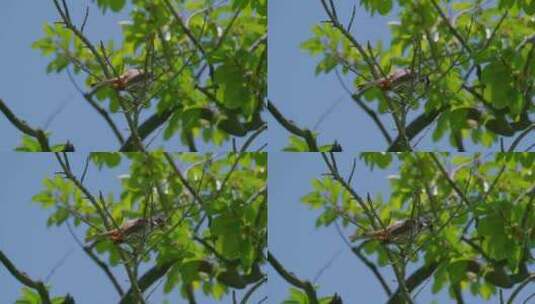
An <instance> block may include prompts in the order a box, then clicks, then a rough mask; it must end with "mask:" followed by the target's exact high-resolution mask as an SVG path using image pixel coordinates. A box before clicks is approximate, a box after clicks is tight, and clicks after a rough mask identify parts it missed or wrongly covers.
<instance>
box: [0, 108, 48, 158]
mask: <svg viewBox="0 0 535 304" xmlns="http://www.w3.org/2000/svg"><path fill="white" fill-rule="evenodd" d="M0 111H2V113H4V115H5V116H6V118H7V120H9V122H11V124H13V126H15V128H17V129H19V131H21V132H22V133H24V134H26V135H29V136H31V137H34V138H35V139H37V141H38V142H39V145H40V146H41V150H42V151H43V152H50V151H51V150H50V144H49V143H48V138H47V137H46V134H45V132H44V131H43V130H41V129H34V128H32V127H30V126H29V125H28V123H27V122H26V121H24V120H22V119H19V118H18V117H17V116H16V115H15V114H14V113H13V112H12V111H11V109H9V108H8V107H7V105H6V104H5V103H4V101H3V100H2V99H0Z"/></svg>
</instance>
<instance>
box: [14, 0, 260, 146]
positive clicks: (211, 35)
mask: <svg viewBox="0 0 535 304" xmlns="http://www.w3.org/2000/svg"><path fill="white" fill-rule="evenodd" d="M54 3H55V5H56V7H57V8H58V13H59V14H60V15H61V17H62V21H61V22H54V23H47V24H45V25H44V28H43V30H44V36H43V37H42V38H40V39H38V40H37V41H35V43H34V44H33V48H35V49H38V50H40V51H41V53H42V54H43V55H45V56H51V57H52V60H51V61H50V63H49V64H48V67H47V72H48V73H60V72H63V71H65V70H66V69H68V68H72V70H73V71H74V73H75V74H83V75H84V76H85V79H86V81H85V83H86V85H88V86H90V85H91V84H93V83H98V82H100V81H102V80H105V79H111V78H112V77H114V76H118V75H120V74H122V73H123V72H124V71H125V70H127V69H129V68H138V69H143V70H144V71H145V72H147V74H148V75H150V76H151V77H150V79H149V80H147V81H146V82H147V83H145V84H144V85H143V87H142V90H127V91H126V92H119V91H117V90H115V89H113V88H111V87H110V86H106V87H102V88H98V89H97V88H95V89H91V90H89V91H88V92H84V98H85V99H86V100H87V101H88V102H89V103H91V105H92V106H93V107H94V108H98V107H100V108H101V110H98V111H99V113H101V114H102V112H110V113H112V114H119V113H123V114H124V115H125V117H124V119H125V120H126V121H127V122H128V126H129V131H130V133H131V134H130V136H131V137H136V136H137V137H139V138H138V139H137V140H139V141H143V139H145V138H146V137H147V136H148V135H149V134H151V133H152V132H153V131H155V130H156V129H157V127H159V126H162V125H165V131H164V132H163V137H164V139H165V140H170V139H171V138H172V137H173V136H175V135H180V138H181V140H182V142H183V143H184V144H187V145H188V146H189V147H190V149H192V147H194V143H192V140H193V139H194V138H201V139H202V140H204V141H205V142H207V143H212V144H215V145H221V144H222V143H224V142H225V141H227V140H229V139H230V137H231V136H239V137H242V136H245V135H247V134H248V133H249V132H251V131H254V130H257V129H258V128H260V127H261V126H262V125H263V121H262V119H261V117H260V112H261V109H262V104H263V102H264V98H265V95H266V69H267V60H266V58H267V55H266V52H267V50H266V32H267V13H266V9H267V4H266V1H265V0H262V1H250V0H233V1H224V2H217V3H215V2H214V1H213V0H202V1H190V0H188V1H171V0H157V1H153V0H151V1H148V0H137V1H128V3H127V1H125V0H98V1H97V5H98V7H99V8H100V9H101V10H102V12H104V13H109V12H110V11H111V12H112V13H116V12H122V11H125V10H126V11H128V12H129V15H130V20H128V21H125V22H121V23H120V25H121V27H122V39H121V40H120V41H114V40H110V41H107V42H105V43H104V42H102V41H100V43H97V42H96V41H95V42H91V41H90V39H89V38H88V37H87V36H86V35H85V33H84V29H85V28H89V27H91V26H92V23H91V15H90V14H89V11H87V13H88V15H86V17H85V19H84V20H80V21H78V22H76V21H73V20H72V19H71V17H70V14H69V8H68V7H62V6H61V5H60V3H59V1H56V0H55V1H54ZM127 4H128V5H127ZM186 16H187V18H186ZM93 98H96V99H97V100H96V101H95V100H93ZM141 113H144V114H145V117H146V116H147V115H149V114H150V115H151V116H149V118H152V119H153V120H150V119H147V120H145V121H139V117H140V116H141ZM103 116H104V115H103ZM136 133H139V134H136ZM192 138H193V139H192ZM120 144H121V146H122V149H123V150H125V151H131V150H139V147H136V146H135V143H132V142H120ZM33 146H35V145H32V144H31V143H28V142H27V141H24V142H23V143H22V147H21V148H20V149H23V150H32V149H33V148H35V147H33Z"/></svg>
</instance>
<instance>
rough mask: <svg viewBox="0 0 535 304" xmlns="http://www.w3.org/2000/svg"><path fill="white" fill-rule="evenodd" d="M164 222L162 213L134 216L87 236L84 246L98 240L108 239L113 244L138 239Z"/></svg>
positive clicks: (91, 245)
mask: <svg viewBox="0 0 535 304" xmlns="http://www.w3.org/2000/svg"><path fill="white" fill-rule="evenodd" d="M163 224H165V218H164V217H163V215H156V216H153V217H149V218H135V219H130V220H128V221H126V222H124V223H123V224H122V225H121V226H119V227H118V228H115V229H111V230H108V231H105V232H103V233H99V234H96V235H92V236H89V237H88V238H87V239H86V242H89V241H92V242H90V243H88V244H87V245H86V246H85V247H86V248H92V247H94V246H95V245H96V244H97V243H98V242H100V241H102V240H104V239H109V240H111V241H112V242H114V243H115V244H122V243H125V242H129V241H130V240H134V239H139V238H141V237H143V236H144V235H147V234H148V233H149V232H151V231H152V230H154V229H155V228H157V227H159V226H162V225H163Z"/></svg>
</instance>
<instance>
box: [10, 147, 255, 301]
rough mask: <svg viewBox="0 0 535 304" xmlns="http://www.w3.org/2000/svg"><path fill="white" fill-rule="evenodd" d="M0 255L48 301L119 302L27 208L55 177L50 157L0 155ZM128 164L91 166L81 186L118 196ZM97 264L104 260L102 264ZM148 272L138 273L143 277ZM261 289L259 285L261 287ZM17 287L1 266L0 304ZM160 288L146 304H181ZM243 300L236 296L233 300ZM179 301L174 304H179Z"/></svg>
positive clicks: (67, 239) (82, 258)
mask: <svg viewBox="0 0 535 304" xmlns="http://www.w3.org/2000/svg"><path fill="white" fill-rule="evenodd" d="M86 156H87V155H86V154H85V153H75V154H74V155H72V156H71V158H70V163H71V166H72V168H73V172H75V173H77V174H78V175H79V174H81V172H82V168H83V165H84V161H85V158H86ZM0 168H2V170H0V184H1V185H2V191H0V249H1V250H2V251H4V253H5V254H6V255H7V256H8V257H9V258H10V259H11V261H12V262H13V263H14V264H15V265H16V266H17V267H19V269H20V270H22V271H24V272H26V273H28V274H29V276H30V277H31V278H33V279H40V280H45V279H46V278H47V277H48V278H49V279H48V280H47V281H46V282H47V283H48V284H50V285H51V289H50V292H51V295H52V296H64V295H65V294H67V293H70V294H71V295H72V296H73V297H74V298H75V300H76V303H78V304H94V303H116V302H118V300H119V297H118V296H117V294H116V292H115V290H114V289H113V287H112V285H111V283H109V281H108V279H107V277H106V276H105V275H104V273H103V272H102V271H101V270H100V269H99V268H98V267H96V266H95V264H94V263H93V262H92V261H91V260H90V259H89V257H87V256H86V254H85V253H84V252H83V250H82V249H81V248H80V247H78V245H77V244H76V242H75V241H74V239H73V238H72V237H71V234H70V233H69V231H68V228H67V227H66V226H65V225H63V226H61V227H50V228H47V227H46V221H47V218H48V215H49V214H50V211H49V210H45V209H42V208H41V207H40V206H39V205H37V204H35V203H32V196H33V195H35V194H37V193H38V192H39V191H40V190H41V189H42V188H43V187H42V180H43V178H45V177H50V176H53V174H54V173H55V172H57V171H59V168H60V166H59V164H58V163H57V161H56V159H55V157H54V155H53V154H49V153H47V154H45V153H40V154H36V153H32V154H29V153H13V152H0ZM127 169H128V162H127V161H123V162H122V164H121V165H120V166H119V167H118V168H114V169H113V170H109V169H104V170H103V171H101V172H99V171H98V170H97V169H96V168H95V167H93V166H91V167H90V169H89V170H88V173H87V176H86V186H87V187H88V188H89V189H90V190H91V191H93V193H98V191H99V190H101V191H102V192H103V193H104V195H105V196H106V194H107V193H109V192H112V193H115V194H116V195H117V194H118V192H119V191H120V182H119V179H118V178H117V176H119V175H121V174H124V173H127ZM75 232H76V234H77V236H78V238H79V239H81V240H83V239H84V238H85V227H82V226H81V227H79V228H75ZM103 260H107V259H106V258H103ZM147 268H148V266H145V267H142V268H141V270H140V273H143V272H144V271H145V270H146V269H147ZM112 271H113V273H114V274H115V275H116V276H117V278H118V280H119V282H120V284H122V286H123V288H124V289H126V288H127V287H128V286H129V284H128V282H129V281H128V277H127V276H126V274H125V272H124V267H122V266H117V267H114V268H112ZM264 286H265V285H264ZM21 287H22V285H21V284H20V283H19V282H18V281H17V280H16V279H15V278H13V277H12V276H11V275H10V274H9V273H8V272H7V271H5V268H4V266H3V265H1V266H0V303H2V304H4V303H6V304H7V303H14V302H15V300H16V299H17V298H18V297H19V295H20V288H21ZM162 287H163V284H161V285H159V288H157V289H156V291H155V292H154V293H153V294H152V296H151V297H150V301H149V302H148V303H165V302H164V299H167V300H169V302H168V303H186V302H185V301H183V300H181V297H180V296H179V291H178V290H177V289H175V290H174V291H172V292H171V293H170V294H169V295H164V294H163V291H162ZM242 295H243V294H242V293H241V292H238V293H237V296H238V299H241V296H242ZM265 295H266V288H265V287H261V288H260V289H259V290H258V291H257V293H256V294H255V295H254V297H253V299H255V300H259V299H261V298H262V297H264V296H265ZM179 299H180V300H179ZM197 300H198V301H199V303H207V304H210V303H230V301H231V300H230V297H225V298H224V299H223V300H222V301H220V302H219V301H214V300H211V299H208V298H206V297H205V296H203V295H202V294H200V293H199V294H198V297H197Z"/></svg>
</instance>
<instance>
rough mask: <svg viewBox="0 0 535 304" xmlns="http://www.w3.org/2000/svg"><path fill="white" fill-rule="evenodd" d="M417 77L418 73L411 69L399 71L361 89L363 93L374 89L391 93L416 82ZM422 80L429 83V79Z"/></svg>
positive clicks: (362, 86)
mask: <svg viewBox="0 0 535 304" xmlns="http://www.w3.org/2000/svg"><path fill="white" fill-rule="evenodd" d="M416 77H417V75H416V73H414V71H412V70H410V69H406V68H405V69H398V70H395V71H394V72H392V73H390V74H389V75H387V76H386V77H383V78H379V79H377V80H374V81H370V82H367V83H365V84H363V85H361V86H359V89H360V90H361V91H362V90H367V89H370V88H372V87H378V88H380V89H381V90H383V91H391V90H395V89H397V88H399V87H400V86H403V85H405V84H407V83H410V82H412V81H414V80H416ZM420 78H422V77H420ZM422 79H423V80H424V81H425V82H427V77H423V78H422Z"/></svg>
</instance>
